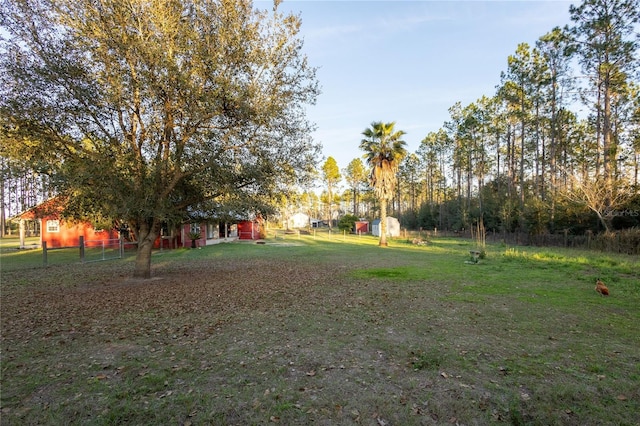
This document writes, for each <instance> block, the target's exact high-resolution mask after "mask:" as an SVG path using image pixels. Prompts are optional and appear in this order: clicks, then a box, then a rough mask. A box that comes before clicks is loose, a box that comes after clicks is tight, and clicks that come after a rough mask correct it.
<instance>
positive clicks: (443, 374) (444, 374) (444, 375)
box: [440, 371, 449, 379]
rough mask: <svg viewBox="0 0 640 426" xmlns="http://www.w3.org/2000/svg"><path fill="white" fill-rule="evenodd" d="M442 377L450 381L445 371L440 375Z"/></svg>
mask: <svg viewBox="0 0 640 426" xmlns="http://www.w3.org/2000/svg"><path fill="white" fill-rule="evenodd" d="M440 375H441V376H442V377H444V378H445V379H448V378H449V375H448V374H447V373H445V372H444V371H443V372H442V373H440Z"/></svg>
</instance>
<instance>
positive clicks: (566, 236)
mask: <svg viewBox="0 0 640 426" xmlns="http://www.w3.org/2000/svg"><path fill="white" fill-rule="evenodd" d="M568 242H569V230H568V229H565V230H564V246H565V247H566V246H567V243H568Z"/></svg>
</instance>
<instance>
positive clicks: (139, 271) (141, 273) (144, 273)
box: [133, 220, 159, 279]
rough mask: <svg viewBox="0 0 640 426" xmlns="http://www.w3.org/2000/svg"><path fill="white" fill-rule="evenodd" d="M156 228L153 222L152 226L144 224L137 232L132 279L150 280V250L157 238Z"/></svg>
mask: <svg viewBox="0 0 640 426" xmlns="http://www.w3.org/2000/svg"><path fill="white" fill-rule="evenodd" d="M158 228H159V226H157V224H156V223H155V220H154V221H153V222H152V225H151V226H149V225H148V224H146V223H144V224H142V225H141V226H140V230H139V231H138V250H137V251H136V263H135V269H134V271H133V277H134V278H144V279H148V278H151V250H152V249H153V243H154V242H155V240H156V238H157V237H158Z"/></svg>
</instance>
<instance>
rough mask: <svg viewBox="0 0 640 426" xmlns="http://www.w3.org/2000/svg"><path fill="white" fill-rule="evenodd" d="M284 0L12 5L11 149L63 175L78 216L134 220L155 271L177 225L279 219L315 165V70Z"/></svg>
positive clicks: (7, 143)
mask: <svg viewBox="0 0 640 426" xmlns="http://www.w3.org/2000/svg"><path fill="white" fill-rule="evenodd" d="M278 3H279V2H278V1H276V2H274V7H273V10H272V11H262V10H257V9H255V8H254V6H253V4H252V2H251V1H249V0H217V1H216V0H204V1H197V0H180V1H178V0H128V1H121V0H103V1H100V2H95V1H92V0H55V1H54V0H37V1H27V0H16V1H12V2H3V3H2V6H1V8H2V10H1V11H2V13H1V14H0V15H1V21H0V25H1V26H2V28H3V30H4V31H5V32H6V33H7V34H8V37H6V39H4V40H2V41H1V45H0V49H1V50H0V55H1V56H0V58H1V59H0V61H1V62H0V79H1V80H0V81H1V86H2V88H1V89H0V91H1V92H0V112H1V117H2V123H0V124H1V126H2V133H1V134H0V137H1V139H2V145H3V148H2V152H1V153H0V154H1V155H3V156H6V157H13V158H15V157H18V158H21V159H22V160H24V161H28V162H29V163H30V164H32V165H33V166H34V167H37V168H38V170H39V171H40V172H42V173H46V174H47V175H50V176H51V178H52V181H51V182H52V184H53V185H54V186H55V188H56V191H57V192H58V193H61V194H65V195H68V196H69V200H70V202H69V204H68V206H67V214H68V215H70V216H81V217H90V216H91V215H101V216H107V217H111V218H114V219H116V218H117V219H120V220H123V221H125V222H127V223H128V224H129V226H130V227H131V229H132V230H133V231H134V232H135V234H136V236H137V241H138V255H137V260H136V269H135V273H134V275H135V276H137V277H149V276H150V253H151V248H152V245H153V243H154V241H155V239H156V238H157V236H158V235H159V232H160V229H161V225H162V223H163V222H165V223H173V224H176V223H180V221H184V220H186V219H188V218H189V215H190V214H192V215H197V214H208V215H214V214H216V213H220V212H221V210H222V209H225V208H226V209H233V210H234V211H235V212H237V213H239V212H240V210H241V209H252V210H254V211H259V210H263V209H265V208H266V203H265V200H266V198H267V197H268V196H269V194H271V193H272V192H273V191H274V190H276V189H277V188H278V185H279V182H289V183H291V182H298V181H301V180H304V179H306V178H307V176H308V173H309V172H311V171H312V169H313V167H314V165H315V160H316V157H317V155H318V153H319V146H318V145H317V144H315V143H314V142H313V141H312V139H311V137H310V132H311V130H312V129H313V125H312V124H311V123H309V122H308V121H307V119H306V116H305V109H304V107H305V105H307V104H313V103H314V102H315V99H316V96H317V95H318V93H319V89H318V84H317V80H316V76H315V68H313V67H311V66H310V65H309V63H308V60H307V58H306V56H305V55H304V54H303V52H302V40H301V39H300V38H299V37H298V31H299V28H300V24H301V22H300V19H299V18H298V17H297V16H294V15H285V14H282V13H280V12H279V11H278Z"/></svg>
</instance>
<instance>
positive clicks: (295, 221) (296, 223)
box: [289, 213, 310, 229]
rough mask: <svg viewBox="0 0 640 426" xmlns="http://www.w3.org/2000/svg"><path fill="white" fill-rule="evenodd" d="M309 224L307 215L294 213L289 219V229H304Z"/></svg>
mask: <svg viewBox="0 0 640 426" xmlns="http://www.w3.org/2000/svg"><path fill="white" fill-rule="evenodd" d="M309 223H310V221H309V215H306V214H304V213H296V214H294V215H292V216H291V217H290V218H289V228H294V229H295V228H306V227H308V226H309Z"/></svg>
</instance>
